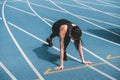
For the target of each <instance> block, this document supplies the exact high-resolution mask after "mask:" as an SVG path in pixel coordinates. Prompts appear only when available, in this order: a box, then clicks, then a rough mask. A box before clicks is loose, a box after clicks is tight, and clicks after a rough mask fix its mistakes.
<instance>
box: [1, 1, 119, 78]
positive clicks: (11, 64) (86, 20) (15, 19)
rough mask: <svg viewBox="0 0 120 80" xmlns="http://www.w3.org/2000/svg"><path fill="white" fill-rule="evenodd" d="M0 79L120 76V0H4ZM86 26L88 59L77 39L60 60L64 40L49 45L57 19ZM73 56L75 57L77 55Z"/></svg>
mask: <svg viewBox="0 0 120 80" xmlns="http://www.w3.org/2000/svg"><path fill="white" fill-rule="evenodd" d="M0 11H1V12H0V33H1V34H0V45H1V47H0V80H120V54H119V52H120V0H0ZM61 18H66V19H68V20H71V21H72V22H74V23H76V24H77V25H79V26H80V28H81V29H82V31H83V35H82V40H83V42H84V44H83V53H84V56H85V60H89V61H92V62H93V65H91V66H87V65H84V64H81V63H80V57H79V54H78V52H77V51H76V49H75V48H74V45H73V42H71V43H70V44H69V46H68V48H67V52H68V56H69V60H68V61H66V62H64V65H65V68H64V69H63V70H62V71H54V67H55V66H57V65H59V44H58V43H59V40H58V37H56V38H55V39H54V40H53V44H54V47H52V48H50V47H48V46H46V45H45V44H46V42H45V40H46V38H47V37H48V36H49V35H50V34H51V25H52V24H53V23H54V21H56V20H58V19H61ZM71 56H72V57H71Z"/></svg>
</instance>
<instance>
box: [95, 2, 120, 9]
mask: <svg viewBox="0 0 120 80" xmlns="http://www.w3.org/2000/svg"><path fill="white" fill-rule="evenodd" d="M96 1H98V2H100V3H104V4H105V5H106V4H107V5H110V6H114V7H116V8H120V6H117V5H114V4H110V3H107V2H105V1H100V0H96Z"/></svg>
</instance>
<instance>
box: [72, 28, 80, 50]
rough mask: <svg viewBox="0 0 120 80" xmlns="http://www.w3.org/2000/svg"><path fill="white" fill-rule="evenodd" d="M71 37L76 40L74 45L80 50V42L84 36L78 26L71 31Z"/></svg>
mask: <svg viewBox="0 0 120 80" xmlns="http://www.w3.org/2000/svg"><path fill="white" fill-rule="evenodd" d="M71 36H72V38H73V39H74V45H75V47H76V49H78V48H79V44H80V41H81V36H82V31H81V30H80V28H79V27H78V26H74V27H73V28H72V29H71Z"/></svg>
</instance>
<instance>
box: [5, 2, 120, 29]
mask: <svg viewBox="0 0 120 80" xmlns="http://www.w3.org/2000/svg"><path fill="white" fill-rule="evenodd" d="M31 4H33V5H35V6H39V7H43V8H46V9H50V10H54V11H58V12H61V13H65V12H64V11H61V10H56V9H54V8H49V7H46V6H42V5H39V4H35V3H31ZM6 6H7V7H10V8H12V9H15V10H18V11H20V12H24V13H27V14H29V15H32V16H36V15H35V14H33V13H30V12H27V11H25V10H22V9H19V8H16V7H13V6H10V5H6ZM77 16H80V17H81V18H86V19H90V20H93V21H97V22H101V23H104V24H108V25H111V26H115V27H120V25H117V24H113V23H110V22H105V21H102V20H98V19H94V18H89V17H85V16H81V15H77Z"/></svg>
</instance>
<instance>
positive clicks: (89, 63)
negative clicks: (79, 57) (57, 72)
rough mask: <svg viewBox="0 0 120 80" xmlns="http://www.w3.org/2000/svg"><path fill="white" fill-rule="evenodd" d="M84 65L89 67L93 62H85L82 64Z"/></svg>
mask: <svg viewBox="0 0 120 80" xmlns="http://www.w3.org/2000/svg"><path fill="white" fill-rule="evenodd" d="M82 63H83V64H88V65H91V64H92V62H90V61H84V62H82Z"/></svg>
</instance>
